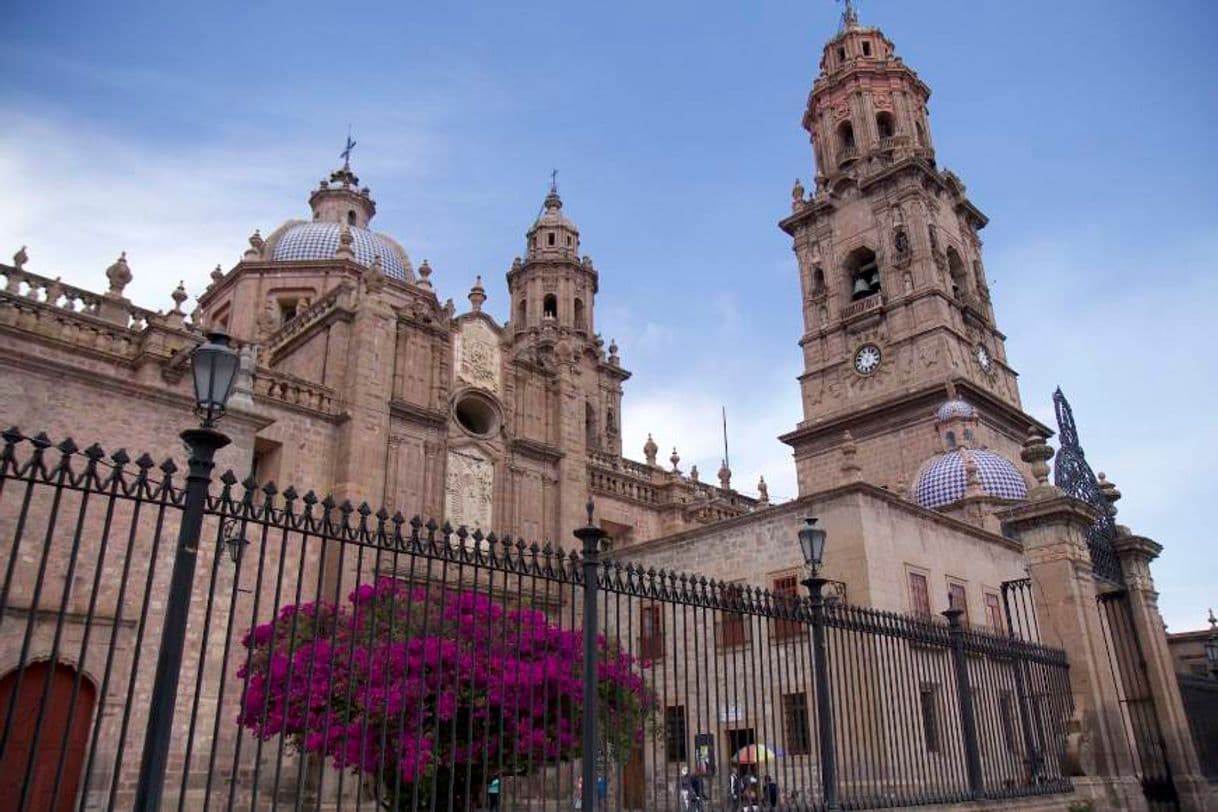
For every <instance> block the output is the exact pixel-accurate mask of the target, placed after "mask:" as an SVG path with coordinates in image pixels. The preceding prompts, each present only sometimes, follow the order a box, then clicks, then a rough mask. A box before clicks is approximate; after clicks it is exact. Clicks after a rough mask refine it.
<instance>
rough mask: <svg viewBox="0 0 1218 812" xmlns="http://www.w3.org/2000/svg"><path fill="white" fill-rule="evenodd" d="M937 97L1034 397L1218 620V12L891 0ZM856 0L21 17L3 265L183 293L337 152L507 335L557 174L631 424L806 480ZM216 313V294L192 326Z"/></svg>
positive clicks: (6, 146) (1179, 2) (1, 206)
mask: <svg viewBox="0 0 1218 812" xmlns="http://www.w3.org/2000/svg"><path fill="white" fill-rule="evenodd" d="M858 7H859V13H860V16H861V19H862V21H863V23H864V24H867V25H876V26H879V27H880V28H882V29H883V31H884V32H885V33H886V34H887V35H888V36H889V38H890V39H892V40H893V42H894V43H895V45H896V48H897V52H898V54H900V55H901V56H902V57H903V58H904V59H905V61H906V62H907V64H909V65H910V66H912V67H913V68H914V69H915V70H917V71H918V73H919V75H920V76H921V78H922V79H923V80H924V81H926V82H927V83H928V84H929V85H930V87H931V88H932V91H933V95H932V98H931V102H930V112H931V126H932V131H933V136H934V139H935V144H936V150H937V157H938V159H939V162H940V164H941V165H942V166H945V167H948V168H950V169H952V170H953V171H954V172H955V173H956V174H958V175H959V176H960V177H961V178H962V179H963V180H964V182H965V183H966V184H967V185H968V191H969V195H970V197H971V199H972V200H973V202H974V203H976V204H977V205H978V206H979V207H980V208H981V209H982V210H983V211H985V212H986V213H987V214H988V215H989V217H990V220H991V222H990V224H989V226H988V227H987V228H986V229H985V230H984V231H983V232H982V237H983V239H984V252H985V253H984V256H985V263H986V271H987V274H988V276H989V279H990V281H991V287H992V291H993V296H994V302H995V310H996V315H997V319H998V323H999V327H1000V329H1002V330H1003V331H1004V332H1005V333H1006V335H1007V354H1008V358H1009V360H1010V361H1011V363H1012V364H1013V366H1014V367H1015V368H1016V369H1017V370H1019V371H1020V373H1021V379H1020V386H1021V390H1022V395H1023V400H1024V405H1025V408H1026V409H1027V410H1028V411H1029V412H1030V413H1031V414H1032V415H1033V416H1035V417H1037V418H1039V419H1040V420H1042V421H1043V422H1046V423H1048V424H1050V425H1053V419H1052V405H1051V395H1052V392H1053V389H1054V387H1056V386H1058V385H1060V386H1061V387H1062V388H1063V390H1064V391H1065V392H1066V394H1067V396H1068V397H1069V398H1070V401H1071V403H1072V404H1073V406H1074V410H1075V415H1076V418H1077V419H1078V423H1079V430H1080V435H1081V439H1082V443H1083V446H1084V448H1085V449H1086V452H1087V457H1088V460H1089V461H1090V462H1091V463H1092V465H1093V467H1094V468H1095V469H1096V470H1097V471H1104V472H1106V473H1107V475H1108V477H1109V478H1110V479H1111V480H1112V481H1113V482H1115V483H1116V484H1117V486H1118V487H1119V488H1120V490H1121V491H1122V493H1123V494H1124V498H1123V499H1122V500H1121V502H1120V503H1119V505H1118V507H1119V508H1120V515H1119V521H1121V522H1123V523H1125V524H1128V525H1129V526H1130V527H1131V528H1133V530H1134V531H1135V532H1138V533H1140V534H1143V535H1147V536H1150V537H1151V538H1154V539H1156V540H1157V541H1159V542H1160V543H1162V544H1163V547H1164V551H1163V555H1162V557H1161V558H1160V560H1159V561H1158V562H1157V564H1156V566H1155V576H1156V582H1157V586H1158V588H1159V590H1160V592H1161V598H1160V606H1161V609H1162V611H1163V614H1164V616H1165V618H1166V620H1167V622H1168V625H1169V628H1170V629H1172V630H1175V631H1182V630H1185V629H1193V628H1200V627H1202V626H1203V625H1204V617H1205V610H1206V608H1207V607H1209V606H1218V563H1216V562H1218V551H1216V550H1215V549H1214V537H1213V534H1212V532H1211V531H1210V528H1209V524H1210V522H1209V516H1208V514H1206V513H1204V512H1203V511H1201V510H1200V508H1201V507H1204V506H1206V505H1207V504H1212V503H1211V500H1212V499H1214V496H1215V485H1216V483H1218V462H1216V460H1218V420H1215V419H1214V416H1213V414H1214V404H1215V403H1218V383H1216V381H1218V360H1216V359H1215V352H1214V348H1215V344H1216V342H1215V337H1214V335H1213V329H1214V322H1215V311H1214V308H1215V303H1216V302H1218V273H1216V271H1218V261H1216V260H1215V257H1216V256H1218V195H1216V194H1215V191H1214V187H1215V181H1216V180H1218V170H1216V169H1215V165H1216V164H1215V161H1214V148H1213V145H1214V143H1215V135H1214V133H1215V132H1216V131H1218V92H1216V91H1215V90H1214V88H1215V87H1216V86H1218V81H1216V80H1218V51H1216V50H1215V49H1214V48H1213V39H1214V36H1215V34H1218V4H1214V3H1213V2H1211V0H1175V2H1172V3H1162V2H1155V1H1154V0H1144V2H1118V1H1117V0H1074V1H1073V2H1070V3H1061V2H1048V1H1047V0H1022V2H1019V3H1004V2H984V3H978V2H976V1H975V0H922V1H921V2H917V3H914V2H909V0H864V2H860V3H859V4H858ZM839 14H840V6H838V5H835V4H834V3H831V2H828V0H799V1H798V2H796V0H789V1H787V0H782V1H779V0H775V1H773V2H770V1H769V0H756V1H755V2H748V3H741V2H714V1H712V0H697V1H696V2H695V1H694V0H668V2H663V3H656V2H648V3H642V2H636V1H635V0H617V1H616V2H613V3H595V4H581V3H572V4H560V3H554V2H550V3H532V2H517V3H502V2H494V3H491V2H465V3H461V4H446V3H419V2H392V3H376V2H365V3H360V4H354V5H351V6H340V5H336V4H333V3H327V4H320V3H307V2H299V1H297V2H290V3H289V2H273V1H270V2H258V3H227V2H209V3H193V4H184V3H147V4H144V3H136V2H122V3H94V2H82V3H63V2H55V0H45V2H41V3H14V4H11V5H9V6H8V7H7V8H6V11H5V14H4V16H3V18H2V19H0V35H2V36H3V41H4V42H5V47H4V48H3V49H0V109H2V110H3V111H4V112H3V126H0V182H3V184H4V194H3V195H0V252H4V253H3V254H2V255H3V256H5V257H7V256H8V254H9V252H14V251H16V250H17V248H18V247H19V246H21V245H23V244H24V245H28V246H29V247H28V249H27V250H28V253H29V255H30V262H29V264H28V265H27V268H28V269H29V270H31V271H33V272H35V273H40V274H43V275H46V276H61V277H62V278H63V279H64V281H66V282H69V283H71V284H75V285H78V286H81V287H85V288H89V289H93V290H104V288H105V276H104V269H105V268H106V267H107V266H108V265H110V264H111V263H112V262H113V261H114V259H115V258H116V257H117V256H118V253H119V252H120V251H126V252H127V257H128V260H129V263H130V266H131V268H132V271H133V273H134V281H133V282H132V283H131V285H130V286H129V287H128V288H127V291H126V293H127V295H128V296H129V297H130V298H131V299H132V300H134V301H135V302H136V303H137V304H140V305H143V306H146V307H153V308H165V309H167V308H168V307H170V306H171V301H170V298H169V294H170V292H171V291H172V290H173V289H174V288H175V287H176V286H177V283H178V281H179V280H184V281H185V285H186V289H187V291H189V292H191V293H195V292H198V291H201V290H202V289H203V287H204V286H205V285H206V283H207V276H208V273H209V271H210V270H211V268H213V267H214V266H215V265H216V264H217V263H220V264H222V265H223V266H224V267H225V268H226V269H227V268H229V267H231V266H232V265H233V264H235V263H236V262H237V261H238V260H239V259H240V254H241V252H242V251H243V250H244V248H245V247H246V245H247V243H246V239H247V238H248V236H249V234H250V233H251V232H252V231H253V230H254V229H255V228H259V229H261V230H262V233H263V234H266V233H268V232H269V231H270V230H272V229H274V228H275V227H276V226H278V225H279V224H280V223H282V222H283V221H284V220H286V219H289V218H297V217H302V216H307V214H308V208H307V197H308V194H309V191H310V190H311V189H312V188H313V187H314V186H315V185H316V184H317V182H318V180H319V179H320V178H322V177H323V176H324V175H326V174H327V173H328V172H329V171H330V170H332V169H333V168H335V166H336V165H337V164H338V163H339V159H338V153H339V151H340V150H341V149H342V146H343V140H344V138H345V137H346V135H347V127H348V125H350V126H351V128H352V130H353V133H354V136H355V139H356V141H357V142H358V145H357V147H356V151H355V156H354V161H353V165H354V168H355V169H356V171H357V172H358V173H359V175H360V177H361V179H362V181H363V182H364V183H366V184H367V185H369V186H370V187H371V188H372V192H373V195H374V197H375V198H376V200H377V206H378V214H377V217H376V219H375V221H374V227H375V228H376V229H378V230H380V231H384V232H386V233H388V234H390V235H392V236H394V237H395V238H396V239H397V240H399V241H400V242H401V243H402V244H403V245H404V246H405V248H406V250H407V251H408V253H409V254H410V255H411V258H412V259H413V260H414V262H415V264H416V265H417V264H418V263H419V262H420V261H421V260H422V259H424V258H426V259H428V260H429V261H430V263H431V265H432V267H433V268H434V270H435V272H434V274H433V276H432V281H433V283H435V285H436V287H437V289H438V293H439V295H440V296H441V297H442V298H446V297H453V298H454V300H455V301H456V302H457V303H458V305H459V306H462V307H461V309H464V307H463V306H464V305H465V304H466V303H465V295H466V293H467V292H468V290H469V287H470V285H471V284H472V282H473V280H474V278H475V276H476V275H481V276H482V277H483V279H484V280H485V283H486V287H487V293H488V295H489V297H490V299H489V301H488V302H487V304H486V309H487V310H489V311H490V312H491V313H492V314H493V315H495V316H496V317H498V318H500V319H503V318H504V317H506V302H507V291H506V284H505V282H504V276H503V275H504V274H505V273H506V271H507V270H508V268H509V267H510V265H511V261H512V257H514V256H516V255H517V254H520V253H523V250H524V233H525V231H526V230H527V228H528V226H529V225H530V223H531V222H532V221H533V219H534V218H535V217H536V215H537V213H538V210H539V208H540V205H541V201H542V198H543V197H544V195H545V192H546V189H547V185H548V183H549V178H550V172H551V170H552V169H557V170H558V172H559V174H558V180H559V186H560V190H561V193H562V196H563V200H564V204H565V208H564V211H565V212H566V213H568V214H569V215H570V216H571V217H572V218H573V219H574V220H575V222H576V223H577V224H578V225H579V227H580V229H581V236H582V242H583V248H584V251H585V252H586V253H588V254H590V255H591V256H592V257H593V258H594V260H595V262H596V266H597V268H598V270H599V271H600V281H601V290H600V293H599V295H598V297H597V302H596V321H597V325H598V329H599V330H600V331H601V332H602V333H603V334H604V336H605V337H606V338H607V339H608V338H614V339H616V340H617V342H618V344H619V345H620V346H621V348H622V360H623V364H624V365H625V366H626V367H627V368H628V369H630V370H632V371H633V373H634V377H633V378H632V379H631V380H630V381H628V382H627V384H626V394H625V399H624V406H623V416H622V419H623V426H622V429H623V437H624V441H625V452H626V454H627V455H628V456H633V457H635V458H641V457H642V446H643V442H644V441H645V439H646V435H647V433H648V432H651V433H652V434H653V435H654V437H655V439H656V441H657V442H658V443H659V444H660V446H661V449H662V453H661V457H662V458H663V457H667V456H668V454H669V453H670V449H671V448H672V447H673V446H675V447H676V448H677V450H678V451H679V453H680V455H681V459H682V463H681V465H682V467H683V468H686V469H687V468H688V467H689V466H690V465H691V464H697V466H698V467H699V469H700V470H701V471H702V472H703V477H704V478H705V479H710V478H712V477H713V472H714V471H715V470H716V469H717V468H718V465H719V458H720V457H721V442H722V441H721V437H720V422H719V414H720V407H721V406H725V407H726V409H727V414H728V427H729V437H730V444H731V448H730V450H731V461H732V467H733V469H734V471H735V478H734V483H735V484H736V485H737V487H739V488H741V489H742V490H753V489H754V487H755V485H754V483H756V481H757V478H758V476H760V475H762V474H764V476H765V478H766V481H767V482H768V483H769V485H770V494H771V496H772V497H773V498H775V499H777V500H782V499H788V498H791V497H793V496H794V495H795V493H796V486H795V475H794V466H793V464H792V462H791V459H790V454H789V449H788V448H787V447H786V446H784V445H783V444H781V443H779V442H778V440H777V439H776V438H777V436H778V435H779V434H782V433H784V432H786V431H789V430H790V429H792V428H793V427H794V426H795V424H796V422H798V420H799V419H800V406H799V397H798V385H797V383H796V380H795V378H796V375H797V374H798V373H799V370H800V357H799V351H798V347H797V345H796V340H797V338H798V336H799V333H800V329H801V324H800V312H799V286H798V276H797V270H796V263H795V258H794V255H793V254H792V253H791V248H790V243H789V240H788V238H787V236H786V235H785V234H783V233H782V232H781V231H780V230H779V229H778V228H777V226H776V223H777V221H778V220H779V219H781V218H782V217H783V216H784V215H785V214H787V213H788V212H789V205H790V188H791V185H792V182H793V180H794V179H795V178H796V177H800V178H803V179H804V181H805V183H806V184H807V185H808V186H809V187H810V186H811V183H810V182H809V181H808V179H809V178H810V177H811V176H812V174H813V168H812V162H811V153H810V147H809V144H808V137H807V134H806V133H805V132H804V131H803V130H802V129H801V128H800V117H801V115H802V112H803V108H804V104H805V101H806V97H807V93H808V90H809V89H810V87H811V83H812V80H813V78H814V77H815V74H816V71H817V64H818V61H819V59H820V53H821V48H822V46H823V44H824V42H825V41H826V40H827V39H829V38H830V37H831V36H832V35H833V34H834V32H835V31H836V28H837V24H838V16H839ZM189 309H190V304H189V303H188V304H187V310H188V311H189Z"/></svg>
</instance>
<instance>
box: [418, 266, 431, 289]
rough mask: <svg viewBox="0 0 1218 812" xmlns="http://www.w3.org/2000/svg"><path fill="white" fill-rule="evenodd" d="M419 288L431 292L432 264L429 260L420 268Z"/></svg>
mask: <svg viewBox="0 0 1218 812" xmlns="http://www.w3.org/2000/svg"><path fill="white" fill-rule="evenodd" d="M419 287H421V288H427V289H428V290H431V264H430V263H429V262H428V261H427V260H423V264H422V265H420V266H419Z"/></svg>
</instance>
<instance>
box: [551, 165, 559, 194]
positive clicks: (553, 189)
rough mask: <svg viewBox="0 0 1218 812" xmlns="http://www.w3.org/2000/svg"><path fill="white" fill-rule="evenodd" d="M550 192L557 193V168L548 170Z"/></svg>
mask: <svg viewBox="0 0 1218 812" xmlns="http://www.w3.org/2000/svg"><path fill="white" fill-rule="evenodd" d="M550 192H552V193H553V194H558V170H557V169H554V170H551V172H550Z"/></svg>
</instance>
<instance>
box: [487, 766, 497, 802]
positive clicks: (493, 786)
mask: <svg viewBox="0 0 1218 812" xmlns="http://www.w3.org/2000/svg"><path fill="white" fill-rule="evenodd" d="M486 800H487V801H488V803H489V805H490V808H491V812H497V810H498V809H499V773H495V774H494V775H493V776H491V783H490V785H489V786H488V787H487V788H486Z"/></svg>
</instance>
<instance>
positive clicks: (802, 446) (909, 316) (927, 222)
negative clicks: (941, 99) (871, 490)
mask: <svg viewBox="0 0 1218 812" xmlns="http://www.w3.org/2000/svg"><path fill="white" fill-rule="evenodd" d="M929 98H930V88H929V87H927V85H926V84H925V83H924V82H923V81H922V80H921V79H919V78H918V75H917V74H916V73H915V72H914V71H913V70H912V69H911V68H910V67H909V66H908V65H906V64H905V63H904V62H903V61H902V60H901V58H900V57H899V56H897V55H896V53H895V52H894V49H893V45H892V42H890V41H889V40H888V38H887V37H885V36H884V34H883V32H881V31H880V30H879V29H876V28H869V27H866V26H863V25H860V24H859V21H858V17H857V15H856V13H855V11H854V9H853V8H851V7H850V5H849V3H847V8H846V13H845V14H844V15H843V17H842V26H841V28H840V30H839V31H838V33H837V35H836V36H834V37H833V38H832V39H831V40H830V41H829V42H828V43H827V44H826V45H825V47H824V52H823V55H822V57H821V61H820V73H819V75H818V76H817V78H816V80H815V82H814V83H813V86H812V91H811V93H810V94H809V95H808V102H807V108H806V110H805V112H804V115H803V127H804V129H805V130H807V131H808V134H809V135H810V136H811V144H812V156H813V160H814V162H815V167H816V174H815V181H814V189H813V191H812V192H811V194H808V193H807V190H806V189H805V188H804V186H803V184H802V183H800V182H799V181H798V180H797V181H796V182H795V187H794V189H793V190H792V195H791V215H790V216H789V217H787V218H786V219H784V220H783V221H782V222H781V223H780V226H781V228H782V229H783V230H784V231H786V232H787V233H788V234H789V235H790V236H791V237H792V239H793V242H794V251H795V255H796V257H797V258H798V262H799V271H800V286H801V291H802V297H801V301H802V308H803V316H804V333H803V336H802V338H801V339H800V342H799V343H800V346H801V348H802V350H803V359H804V371H803V374H802V375H801V376H800V387H801V393H802V404H803V420H802V421H801V422H800V423H799V425H798V426H797V427H796V429H795V430H794V431H792V432H790V433H788V434H786V435H784V436H783V437H782V440H783V441H784V442H786V443H788V444H789V445H790V446H791V447H792V448H793V449H794V454H795V460H796V468H797V472H798V477H799V491H800V493H801V494H807V493H813V492H816V491H820V490H824V489H826V488H830V487H834V486H835V485H838V484H841V483H842V482H843V481H845V479H846V475H845V474H843V471H842V467H843V466H842V463H841V459H842V453H841V452H842V449H843V447H844V446H846V445H851V448H852V449H857V453H856V452H855V451H854V450H851V452H850V456H851V458H852V461H851V467H852V468H853V466H855V465H858V466H860V467H861V469H862V471H861V475H862V478H863V479H864V480H866V481H868V482H871V483H873V484H876V485H879V486H882V487H888V488H890V489H892V490H894V491H902V492H910V491H912V490H914V489H915V484H916V479H917V477H918V474H919V471H920V470H921V469H922V468H923V467H924V465H925V463H926V460H927V458H928V457H930V456H932V455H934V454H935V453H937V452H940V451H941V450H942V445H941V439H940V437H939V436H938V433H937V431H936V429H935V420H936V407H937V406H938V405H939V404H941V403H942V402H943V401H944V400H945V398H947V397H949V395H948V393H949V392H950V393H951V397H952V398H953V399H954V398H956V397H959V398H962V399H964V400H965V401H966V402H968V403H969V404H972V405H973V406H974V407H975V408H976V410H977V414H978V420H977V423H978V425H977V427H976V430H975V439H974V441H975V442H976V443H977V444H978V445H979V446H982V447H993V448H995V449H996V450H997V451H998V452H999V453H1001V454H1002V455H1003V456H1005V457H1007V458H1013V459H1018V450H1019V448H1020V444H1021V443H1022V441H1023V439H1024V438H1025V437H1026V436H1027V433H1028V429H1029V426H1032V425H1036V426H1038V428H1041V429H1043V428H1044V427H1041V426H1039V424H1038V423H1036V421H1034V420H1033V419H1032V418H1030V417H1029V416H1028V415H1026V414H1024V413H1023V411H1022V408H1021V405H1020V400H1019V389H1018V386H1017V383H1016V373H1015V371H1014V370H1013V369H1012V368H1011V367H1010V366H1008V364H1007V357H1006V351H1005V348H1004V346H1003V341H1004V339H1005V336H1004V335H1003V334H1002V332H1001V331H1000V330H999V329H998V326H997V324H996V322H995V320H994V309H993V306H992V303H991V300H990V290H989V287H988V285H987V284H986V276H985V271H984V268H983V263H982V256H981V240H980V238H979V236H978V232H979V231H980V230H981V228H983V227H984V226H985V224H986V217H985V215H984V214H982V213H981V211H979V210H978V209H977V207H976V206H974V205H973V204H972V202H970V201H969V199H968V197H967V196H966V194H965V187H964V184H963V183H962V182H961V180H960V179H959V178H958V177H956V175H954V174H953V173H952V172H950V171H948V170H946V169H944V168H942V167H941V166H939V165H938V163H937V162H936V156H935V147H934V142H933V140H932V138H931V124H930V116H929V113H928V110H927V102H928V100H929ZM1045 431H1047V429H1045ZM847 432H848V433H849V434H848V435H847ZM972 433H973V432H970V434H972Z"/></svg>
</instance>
